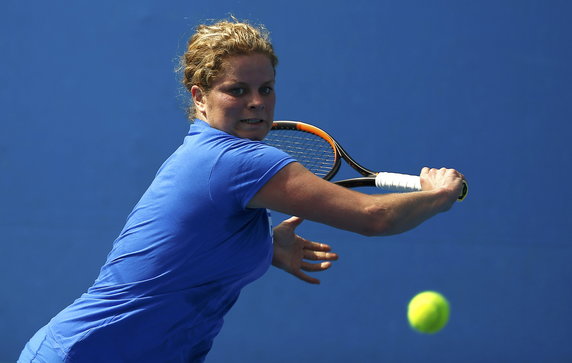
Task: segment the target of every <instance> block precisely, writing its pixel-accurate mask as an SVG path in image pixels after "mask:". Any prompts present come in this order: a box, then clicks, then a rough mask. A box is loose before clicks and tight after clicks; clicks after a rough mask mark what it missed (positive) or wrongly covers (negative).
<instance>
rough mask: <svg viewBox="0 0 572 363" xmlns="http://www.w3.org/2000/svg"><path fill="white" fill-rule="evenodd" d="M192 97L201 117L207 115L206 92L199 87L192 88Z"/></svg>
mask: <svg viewBox="0 0 572 363" xmlns="http://www.w3.org/2000/svg"><path fill="white" fill-rule="evenodd" d="M191 96H192V97H193V103H194V104H195V109H196V110H197V111H198V113H199V114H201V115H206V110H207V98H206V94H205V92H203V90H202V89H201V88H200V87H199V86H197V85H194V86H192V87H191Z"/></svg>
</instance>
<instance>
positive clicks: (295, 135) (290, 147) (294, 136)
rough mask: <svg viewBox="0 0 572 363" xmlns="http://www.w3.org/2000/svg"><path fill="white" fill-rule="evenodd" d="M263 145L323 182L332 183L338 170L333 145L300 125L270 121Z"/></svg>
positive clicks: (329, 139) (318, 131)
mask: <svg viewBox="0 0 572 363" xmlns="http://www.w3.org/2000/svg"><path fill="white" fill-rule="evenodd" d="M263 142H264V143H266V144H268V145H270V146H274V147H276V148H278V149H280V150H282V151H284V152H286V153H287V154H289V155H290V156H292V157H293V158H295V159H296V160H297V161H298V162H299V163H301V164H302V165H304V167H305V168H306V169H308V170H310V171H311V172H312V173H314V174H315V175H317V176H319V177H321V178H323V179H325V180H330V179H332V178H333V177H334V175H336V173H337V172H338V170H339V169H340V163H341V158H340V153H339V151H338V147H337V143H336V141H335V140H334V138H332V137H331V136H330V135H329V134H328V133H327V132H325V131H323V130H322V129H320V128H318V127H316V126H313V125H310V124H307V123H304V122H300V121H274V123H273V125H272V129H271V130H270V132H269V133H268V135H266V138H265V139H264V140H263Z"/></svg>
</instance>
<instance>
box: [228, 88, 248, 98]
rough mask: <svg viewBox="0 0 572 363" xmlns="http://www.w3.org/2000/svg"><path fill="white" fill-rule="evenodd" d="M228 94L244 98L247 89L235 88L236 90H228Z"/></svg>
mask: <svg viewBox="0 0 572 363" xmlns="http://www.w3.org/2000/svg"><path fill="white" fill-rule="evenodd" d="M228 93H229V94H231V95H233V96H235V97H238V96H242V95H244V94H245V93H246V89H244V88H242V87H235V88H231V89H229V90H228Z"/></svg>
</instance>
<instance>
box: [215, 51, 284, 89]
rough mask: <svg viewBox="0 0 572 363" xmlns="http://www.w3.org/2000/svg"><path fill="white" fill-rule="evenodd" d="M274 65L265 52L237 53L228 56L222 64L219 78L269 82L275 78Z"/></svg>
mask: <svg viewBox="0 0 572 363" xmlns="http://www.w3.org/2000/svg"><path fill="white" fill-rule="evenodd" d="M274 75H275V72H274V67H273V66H272V62H271V61H270V58H268V57H267V56H266V55H264V54H250V55H236V56H231V57H228V58H226V59H225V60H224V61H223V62H222V65H221V70H220V73H219V77H217V78H219V80H223V79H224V80H226V81H229V80H234V81H248V80H252V81H254V80H257V81H262V82H268V81H273V80H274Z"/></svg>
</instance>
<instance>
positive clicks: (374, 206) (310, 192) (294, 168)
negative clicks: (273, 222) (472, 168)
mask: <svg viewBox="0 0 572 363" xmlns="http://www.w3.org/2000/svg"><path fill="white" fill-rule="evenodd" d="M421 181H422V186H423V188H424V190H423V191H420V192H413V193H403V194H383V195H368V194H363V193H359V192H357V191H354V190H350V189H346V188H343V187H340V186H338V185H335V184H333V183H330V182H327V181H325V180H322V179H320V178H318V177H317V176H315V175H314V174H312V173H311V172H309V171H308V170H307V169H306V168H304V167H303V166H302V165H301V164H299V163H291V164H289V165H287V166H286V167H284V168H283V169H282V170H281V171H279V172H278V173H277V174H276V175H275V176H274V177H272V178H271V179H270V181H268V183H266V185H265V186H263V187H262V188H261V189H260V190H259V191H258V193H257V194H256V195H255V196H254V197H253V198H252V200H251V201H250V203H249V207H252V208H269V209H272V210H276V211H278V212H282V213H285V214H290V215H295V216H299V217H301V218H304V219H309V220H312V221H316V222H319V223H324V224H327V225H330V226H333V227H336V228H340V229H344V230H348V231H353V232H356V233H360V234H363V235H368V236H373V235H389V234H396V233H401V232H404V231H407V230H409V229H412V228H414V227H416V226H417V225H419V224H420V223H422V222H423V221H425V220H427V219H429V218H431V217H432V216H434V215H436V214H437V213H439V212H442V211H445V210H448V209H449V208H450V207H451V205H452V204H453V203H454V201H455V200H456V196H457V195H459V193H460V190H461V183H462V175H461V174H459V173H458V172H456V171H455V170H452V169H440V170H436V169H427V168H424V169H423V171H422V173H421Z"/></svg>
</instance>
